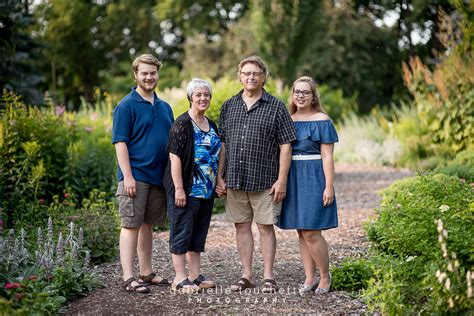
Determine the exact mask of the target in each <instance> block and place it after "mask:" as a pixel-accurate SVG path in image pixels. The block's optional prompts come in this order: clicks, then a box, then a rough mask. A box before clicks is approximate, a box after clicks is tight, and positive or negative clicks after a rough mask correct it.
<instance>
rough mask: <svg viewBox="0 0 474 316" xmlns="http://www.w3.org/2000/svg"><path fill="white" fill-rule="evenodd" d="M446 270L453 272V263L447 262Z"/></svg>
mask: <svg viewBox="0 0 474 316" xmlns="http://www.w3.org/2000/svg"><path fill="white" fill-rule="evenodd" d="M448 271H449V272H453V265H452V264H451V262H450V263H448Z"/></svg>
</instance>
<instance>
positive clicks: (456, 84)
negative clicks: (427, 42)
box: [404, 51, 474, 154]
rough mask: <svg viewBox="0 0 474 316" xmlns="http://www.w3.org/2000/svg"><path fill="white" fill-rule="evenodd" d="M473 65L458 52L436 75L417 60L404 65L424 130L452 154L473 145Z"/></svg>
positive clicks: (468, 57) (438, 69)
mask: <svg viewBox="0 0 474 316" xmlns="http://www.w3.org/2000/svg"><path fill="white" fill-rule="evenodd" d="M473 69H474V63H473V59H472V56H470V55H466V56H460V55H459V54H458V53H457V52H456V51H455V52H453V53H452V54H451V55H450V56H449V57H448V59H446V60H445V61H444V62H443V63H442V65H441V66H438V67H437V68H436V70H435V71H434V72H431V71H430V70H428V69H427V68H426V67H425V66H424V65H423V64H422V63H421V61H420V60H419V59H418V58H414V59H412V60H411V62H410V67H408V66H405V69H404V70H405V81H406V83H407V86H408V88H409V89H410V92H411V93H412V94H413V96H414V98H415V101H416V104H417V107H418V112H419V115H420V120H421V125H422V128H425V129H426V130H427V131H428V134H429V135H430V137H431V142H432V143H433V144H436V145H438V147H441V148H445V151H448V152H451V153H453V154H455V153H457V152H459V151H461V150H463V149H465V148H468V147H470V146H472V145H473V137H472V135H474V79H473V78H474V70H473Z"/></svg>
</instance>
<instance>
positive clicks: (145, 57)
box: [132, 54, 161, 73]
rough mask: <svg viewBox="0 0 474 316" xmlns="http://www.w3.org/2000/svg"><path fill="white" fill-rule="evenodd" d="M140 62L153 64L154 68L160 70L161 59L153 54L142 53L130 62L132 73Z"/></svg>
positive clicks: (135, 71) (136, 69)
mask: <svg viewBox="0 0 474 316" xmlns="http://www.w3.org/2000/svg"><path fill="white" fill-rule="evenodd" d="M140 63H144V64H148V65H155V66H156V70H160V67H161V61H160V60H159V59H158V58H156V57H155V56H153V55H152V54H142V55H140V56H138V57H137V58H135V60H134V61H133V63H132V69H133V72H134V73H137V71H138V65H139V64H140Z"/></svg>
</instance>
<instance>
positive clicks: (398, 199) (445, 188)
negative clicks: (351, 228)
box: [367, 174, 474, 264]
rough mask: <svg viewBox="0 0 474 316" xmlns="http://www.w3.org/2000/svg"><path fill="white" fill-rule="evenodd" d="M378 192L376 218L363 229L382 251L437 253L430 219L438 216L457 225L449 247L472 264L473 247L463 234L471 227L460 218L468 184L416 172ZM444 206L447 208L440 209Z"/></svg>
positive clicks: (466, 202) (469, 198)
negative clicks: (379, 193)
mask: <svg viewBox="0 0 474 316" xmlns="http://www.w3.org/2000/svg"><path fill="white" fill-rule="evenodd" d="M381 195H382V201H381V206H380V209H379V210H377V214H378V218H377V220H376V221H375V222H372V223H369V224H368V227H367V232H368V235H369V239H370V240H371V241H372V242H373V243H374V245H375V246H377V247H378V248H379V249H380V250H382V251H383V252H384V253H387V254H393V255H396V256H399V257H407V256H426V257H428V258H433V257H435V256H437V255H438V254H439V250H437V248H438V246H437V235H436V227H435V226H434V225H433V222H434V220H435V219H438V218H441V219H442V220H443V221H446V223H447V225H449V226H451V225H452V226H453V227H456V229H457V228H459V229H457V230H456V231H454V232H453V234H452V235H451V236H452V241H453V245H452V247H453V250H455V251H456V252H458V253H463V258H465V260H469V261H467V262H466V263H468V262H469V263H470V264H474V249H472V247H469V243H468V242H469V241H470V240H469V238H466V237H465V235H466V234H467V235H468V236H473V238H474V228H473V227H466V225H464V223H465V222H463V220H465V216H467V215H466V212H467V210H468V208H469V203H470V202H471V201H472V199H473V197H472V192H471V187H470V186H469V185H465V184H463V183H462V182H460V181H459V179H457V178H454V177H449V176H446V175H441V174H436V175H418V176H415V177H410V178H405V179H402V180H399V181H397V182H395V183H394V184H392V185H391V186H390V187H389V188H388V189H385V190H383V191H381ZM446 207H447V209H448V211H443V210H444V209H445V208H446ZM463 227H465V228H463ZM469 232H472V233H473V234H469ZM471 241H472V240H471ZM469 249H470V250H469ZM470 257H471V259H469V258H470ZM471 260H472V261H471Z"/></svg>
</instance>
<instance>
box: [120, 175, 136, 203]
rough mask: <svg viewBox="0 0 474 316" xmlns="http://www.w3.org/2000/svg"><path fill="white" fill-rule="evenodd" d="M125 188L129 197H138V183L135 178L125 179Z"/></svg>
mask: <svg viewBox="0 0 474 316" xmlns="http://www.w3.org/2000/svg"><path fill="white" fill-rule="evenodd" d="M123 188H124V190H125V192H127V194H128V196H129V197H131V198H134V197H135V196H136V195H137V182H136V181H135V179H134V178H133V176H130V177H124V178H123Z"/></svg>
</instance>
